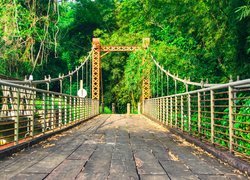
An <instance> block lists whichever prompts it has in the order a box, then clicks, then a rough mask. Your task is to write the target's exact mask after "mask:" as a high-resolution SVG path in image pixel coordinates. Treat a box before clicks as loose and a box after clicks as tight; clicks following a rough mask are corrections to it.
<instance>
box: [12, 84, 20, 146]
mask: <svg viewBox="0 0 250 180" xmlns="http://www.w3.org/2000/svg"><path fill="white" fill-rule="evenodd" d="M14 103H15V101H14ZM13 106H14V105H13ZM19 108H20V89H19V88H18V89H17V108H16V117H15V124H14V142H15V144H18V143H19V120H20V119H19V113H20V112H19Z"/></svg>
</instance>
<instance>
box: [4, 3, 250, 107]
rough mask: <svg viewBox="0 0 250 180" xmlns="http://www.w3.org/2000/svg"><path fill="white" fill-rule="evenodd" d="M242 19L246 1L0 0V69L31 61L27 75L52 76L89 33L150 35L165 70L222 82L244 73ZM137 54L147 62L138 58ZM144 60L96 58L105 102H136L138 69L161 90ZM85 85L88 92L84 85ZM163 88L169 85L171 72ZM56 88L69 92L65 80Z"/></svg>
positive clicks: (105, 40)
mask: <svg viewBox="0 0 250 180" xmlns="http://www.w3.org/2000/svg"><path fill="white" fill-rule="evenodd" d="M33 2H35V3H33ZM249 22H250V21H249V0H228V1H217V0H211V1H194V0H185V1H182V0H176V1H163V0H154V1H149V0H146V1H145V0H123V1H119V0H95V1H91V0H77V2H67V1H63V2H62V3H61V4H57V3H56V2H55V1H49V0H46V1H44V0H43V1H42V0H36V1H31V0H26V1H24V0H15V1H2V2H0V27H1V28H0V46H1V52H0V73H1V74H5V75H12V76H16V77H20V78H21V79H23V77H24V75H26V74H30V73H31V72H32V70H33V67H34V66H35V69H34V78H35V79H43V78H44V75H47V74H51V76H52V77H57V76H58V74H59V73H64V74H67V73H68V71H69V70H73V69H74V68H75V66H76V65H78V64H79V62H80V61H81V59H82V57H83V55H86V53H87V52H88V51H89V50H90V49H91V41H92V37H93V36H94V37H100V38H101V43H102V44H103V45H139V46H140V45H141V44H142V42H141V41H142V38H144V37H150V39H151V43H150V48H149V50H150V52H151V53H152V54H153V55H154V57H155V59H156V60H157V61H159V62H160V64H161V65H162V66H164V68H165V69H166V70H170V72H171V73H173V74H178V76H179V77H181V78H189V77H190V78H191V80H192V81H198V82H199V81H201V79H204V80H205V79H206V78H208V80H209V82H215V83H220V82H222V83H225V82H228V80H229V77H230V75H232V76H233V77H236V76H237V75H239V76H240V77H241V79H243V78H249V75H250V74H249V72H250V71H249V69H250V63H249V55H250V54H249V52H250V48H249V47H250V46H249V44H250V42H249V41H250V38H249V32H250V29H249V27H250V24H249ZM40 47H42V50H43V51H42V52H41V53H40V54H39V49H40ZM144 56H145V57H146V60H148V61H147V62H146V63H145V64H144V65H142V57H144ZM36 57H37V61H36ZM149 59H150V58H149V57H148V52H136V53H110V54H108V55H107V56H105V57H104V58H103V59H102V68H103V69H102V81H103V92H104V103H105V105H106V106H109V105H110V104H111V103H116V104H119V107H122V108H121V111H123V112H124V111H125V110H122V109H124V108H126V104H127V103H131V104H132V106H133V108H134V109H136V105H137V102H139V101H140V99H141V91H142V90H141V84H142V79H143V76H144V72H143V71H142V69H145V68H146V69H148V70H149V71H150V76H151V77H150V79H151V89H152V95H153V96H157V95H158V96H159V95H166V94H167V90H166V85H167V83H166V78H165V79H161V77H160V76H161V74H158V75H159V77H157V70H156V68H155V67H154V66H153V63H152V62H150V61H149ZM38 65H40V66H38ZM20 67H22V68H20ZM158 73H159V72H158ZM84 75H85V74H84ZM73 81H74V83H73V86H72V87H71V88H72V92H73V94H76V91H77V87H76V82H75V81H76V80H75V79H74V80H73ZM178 87H179V88H178V92H183V91H185V87H184V86H183V85H181V86H180V85H179V84H178ZM85 88H87V89H88V94H90V86H89V85H87V86H86V87H85ZM162 89H163V91H162ZM51 90H54V91H59V84H58V83H54V84H51ZM169 91H170V93H172V92H174V86H173V81H172V80H171V79H170V88H169ZM63 92H66V93H69V92H70V84H69V81H68V80H67V81H64V83H63Z"/></svg>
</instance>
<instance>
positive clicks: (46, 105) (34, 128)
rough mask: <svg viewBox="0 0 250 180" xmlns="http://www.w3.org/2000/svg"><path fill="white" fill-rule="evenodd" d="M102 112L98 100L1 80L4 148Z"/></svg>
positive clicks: (0, 133) (0, 122) (0, 142)
mask: <svg viewBox="0 0 250 180" xmlns="http://www.w3.org/2000/svg"><path fill="white" fill-rule="evenodd" d="M98 114H99V101H98V100H93V99H90V98H81V97H78V96H73V95H68V94H63V93H58V92H51V91H47V90H42V89H37V88H34V87H28V86H24V85H21V84H14V83H10V82H6V81H4V80H0V151H1V150H4V149H6V148H11V147H14V146H15V145H17V144H19V143H23V142H28V141H29V140H32V139H34V138H37V137H38V136H41V135H45V134H48V133H52V132H57V131H60V130H61V129H64V128H67V127H69V126H73V125H75V124H77V123H80V122H82V121H84V120H86V119H89V118H91V117H94V116H96V115H98Z"/></svg>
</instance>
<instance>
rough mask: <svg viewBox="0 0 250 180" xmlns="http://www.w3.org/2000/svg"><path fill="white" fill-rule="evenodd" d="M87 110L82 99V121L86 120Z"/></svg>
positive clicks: (84, 100)
mask: <svg viewBox="0 0 250 180" xmlns="http://www.w3.org/2000/svg"><path fill="white" fill-rule="evenodd" d="M86 112H87V109H86V99H83V119H84V120H85V119H87V116H86V114H87V113H86Z"/></svg>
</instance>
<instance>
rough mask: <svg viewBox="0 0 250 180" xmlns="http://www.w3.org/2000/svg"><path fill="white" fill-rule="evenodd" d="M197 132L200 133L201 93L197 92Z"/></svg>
mask: <svg viewBox="0 0 250 180" xmlns="http://www.w3.org/2000/svg"><path fill="white" fill-rule="evenodd" d="M198 133H199V136H200V135H201V93H200V92H198Z"/></svg>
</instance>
